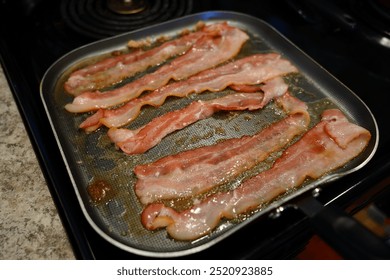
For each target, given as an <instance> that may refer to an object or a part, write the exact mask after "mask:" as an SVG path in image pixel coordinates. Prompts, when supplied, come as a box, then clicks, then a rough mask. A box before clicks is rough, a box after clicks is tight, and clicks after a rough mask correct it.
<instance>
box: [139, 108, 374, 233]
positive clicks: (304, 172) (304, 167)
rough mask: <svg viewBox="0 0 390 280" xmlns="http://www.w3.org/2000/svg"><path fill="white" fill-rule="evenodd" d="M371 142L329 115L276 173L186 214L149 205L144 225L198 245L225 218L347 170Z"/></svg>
mask: <svg viewBox="0 0 390 280" xmlns="http://www.w3.org/2000/svg"><path fill="white" fill-rule="evenodd" d="M370 138H371V134H370V132H369V131H367V130H366V129H364V128H362V127H360V126H357V125H355V124H352V123H350V122H348V120H347V118H346V117H345V116H344V115H343V113H342V112H341V111H340V110H338V109H330V110H326V111H324V113H323V116H322V120H321V122H320V123H318V124H317V125H316V126H315V127H314V128H312V129H311V130H309V131H308V132H307V133H306V134H305V135H304V136H303V137H302V138H301V139H300V140H299V141H297V142H296V143H294V144H293V145H292V146H290V147H289V148H288V149H286V150H285V152H284V153H283V155H282V156H281V157H280V158H279V159H277V160H276V161H275V163H274V165H273V167H272V168H270V169H268V170H266V171H264V172H261V173H260V174H258V175H257V176H254V177H252V178H250V179H248V180H246V181H244V182H243V183H242V184H241V185H240V186H239V187H237V188H236V189H234V190H232V191H228V192H225V193H217V194H215V195H212V196H210V197H209V198H207V199H205V200H204V201H201V202H200V203H198V204H196V205H194V206H193V207H191V208H190V209H187V210H185V211H182V212H177V211H175V210H174V209H172V208H170V207H167V206H164V205H163V204H160V203H155V204H150V205H149V206H147V207H146V208H145V209H144V211H143V213H142V224H143V225H144V226H145V228H147V229H149V230H154V229H157V228H164V227H166V230H167V232H168V233H169V235H170V236H172V237H173V238H175V239H178V240H194V239H197V238H199V237H202V236H204V235H206V234H208V233H210V232H211V231H212V230H213V229H215V228H216V227H217V226H218V224H219V222H220V220H221V219H222V218H226V219H233V218H236V217H238V216H239V215H240V214H242V213H246V212H248V211H250V210H252V209H256V208H257V207H259V206H260V205H262V204H264V203H268V202H269V201H271V200H272V199H274V198H276V197H277V196H279V195H281V194H283V193H285V192H286V191H288V190H289V189H292V188H295V187H298V186H300V185H301V184H302V183H303V182H304V180H305V179H306V178H312V179H316V178H319V177H321V176H323V175H324V174H326V173H328V172H330V171H332V170H334V169H336V168H339V167H341V166H343V165H344V164H346V163H347V162H348V161H350V160H352V159H353V158H355V157H356V156H357V155H359V154H360V153H361V152H362V151H363V150H364V148H365V147H366V146H367V144H368V142H369V140H370Z"/></svg>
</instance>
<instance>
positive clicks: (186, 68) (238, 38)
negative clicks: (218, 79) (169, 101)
mask: <svg viewBox="0 0 390 280" xmlns="http://www.w3.org/2000/svg"><path fill="white" fill-rule="evenodd" d="M204 29H205V30H207V32H206V31H205V32H206V34H205V35H204V36H201V37H200V38H199V39H198V40H197V41H196V42H195V43H194V45H193V46H192V47H191V48H190V50H189V51H188V52H186V53H185V54H184V55H182V56H179V57H178V58H176V59H174V60H172V62H170V63H168V64H165V65H163V66H162V67H160V68H159V69H157V70H156V71H155V72H153V73H150V74H147V75H144V76H142V77H141V78H139V79H137V80H135V81H134V82H131V83H128V84H126V85H125V86H123V87H120V88H117V89H114V90H111V91H105V92H100V91H95V92H85V93H83V94H81V95H79V96H77V97H75V98H74V99H73V102H72V103H70V104H67V105H65V109H66V110H68V111H69V112H73V113H80V112H87V111H91V110H97V109H99V108H109V107H112V106H115V105H118V104H122V103H124V102H127V101H129V100H131V99H133V98H136V97H138V96H139V95H140V94H141V93H142V92H144V91H147V90H155V89H157V88H159V87H161V86H163V85H165V84H167V83H168V82H169V81H170V80H171V79H173V80H181V79H185V78H187V77H189V76H191V75H194V74H196V73H199V72H200V71H203V70H206V69H208V68H211V67H214V66H216V65H218V64H220V63H222V62H224V61H226V60H228V59H230V58H232V57H234V56H235V55H237V53H238V52H239V51H240V49H241V47H242V45H243V44H244V43H245V42H246V41H247V40H248V39H249V37H248V35H247V34H246V33H245V32H243V31H242V30H240V29H238V28H235V27H232V26H229V25H228V24H227V23H221V24H214V25H208V26H206V27H205V28H204Z"/></svg>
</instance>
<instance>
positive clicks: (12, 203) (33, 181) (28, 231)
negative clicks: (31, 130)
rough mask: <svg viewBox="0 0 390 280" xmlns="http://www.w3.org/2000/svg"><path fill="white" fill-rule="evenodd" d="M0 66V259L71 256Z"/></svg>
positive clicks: (63, 257)
mask: <svg viewBox="0 0 390 280" xmlns="http://www.w3.org/2000/svg"><path fill="white" fill-rule="evenodd" d="M74 258H75V257H74V254H73V251H72V248H71V246H70V243H69V241H68V239H67V236H66V233H65V231H64V228H63V226H62V224H61V221H60V219H59V216H58V213H57V210H56V208H55V205H54V203H53V200H52V198H51V196H50V193H49V189H48V187H47V185H46V182H45V179H44V177H43V174H42V172H41V169H40V167H39V164H38V161H37V158H36V156H35V153H34V151H33V148H32V146H31V143H30V139H29V137H28V135H27V132H26V130H25V127H24V125H23V121H22V119H21V117H20V115H19V111H18V109H17V107H16V104H15V102H14V99H13V96H12V93H11V91H10V89H9V86H8V83H7V80H6V78H5V76H4V72H3V69H2V68H1V67H0V259H3V260H9V259H11V260H20V259H27V260H29V259H33V260H38V259H74Z"/></svg>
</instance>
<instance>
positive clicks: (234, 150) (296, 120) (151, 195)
mask: <svg viewBox="0 0 390 280" xmlns="http://www.w3.org/2000/svg"><path fill="white" fill-rule="evenodd" d="M277 102H278V103H279V104H280V105H281V106H282V107H283V108H284V110H286V112H288V113H289V116H288V117H286V118H285V119H283V120H281V121H279V122H276V123H274V124H272V125H271V126H269V127H268V128H265V129H264V130H262V131H260V132H259V133H257V134H256V135H254V136H244V137H242V138H240V139H228V140H226V141H224V142H220V143H218V144H216V145H213V146H206V147H201V148H198V149H194V150H189V151H185V152H182V153H179V154H176V155H171V156H167V157H164V158H161V159H159V160H158V161H156V162H153V163H150V164H145V165H138V166H136V167H135V169H134V173H135V175H136V176H137V178H138V180H137V182H136V185H135V192H136V194H137V196H138V197H139V199H140V201H141V202H142V203H143V204H147V203H151V202H154V201H156V200H159V199H171V198H183V197H189V196H192V195H195V194H200V193H203V192H205V191H207V190H209V189H211V188H212V187H214V186H216V185H220V184H222V183H224V182H227V181H228V180H230V179H232V178H234V177H236V176H237V175H239V174H241V173H242V172H244V171H245V170H247V169H249V168H251V167H253V166H254V165H255V164H256V163H258V162H260V161H262V160H264V159H266V157H267V156H268V155H269V154H271V153H273V152H275V151H278V150H280V149H281V148H283V147H284V146H286V145H287V144H288V143H289V142H290V141H291V139H292V138H293V137H294V136H296V135H298V134H301V133H303V132H304V131H305V130H306V129H307V127H308V125H309V121H310V117H309V114H308V113H307V107H306V104H305V103H303V102H301V101H300V100H298V99H296V98H295V97H292V96H291V95H290V94H288V93H286V94H285V95H283V96H282V97H280V98H278V99H277Z"/></svg>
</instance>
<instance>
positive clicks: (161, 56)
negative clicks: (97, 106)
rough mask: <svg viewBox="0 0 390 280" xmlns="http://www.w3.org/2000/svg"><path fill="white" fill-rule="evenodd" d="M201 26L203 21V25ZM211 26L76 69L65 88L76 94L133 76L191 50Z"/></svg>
mask: <svg viewBox="0 0 390 280" xmlns="http://www.w3.org/2000/svg"><path fill="white" fill-rule="evenodd" d="M199 27H200V25H199ZM209 29H210V27H208V28H202V29H200V30H198V31H196V32H192V33H188V34H185V35H183V36H181V37H179V38H177V39H174V40H171V41H167V42H165V43H163V44H161V45H160V46H158V47H155V48H152V49H150V50H146V51H144V50H141V49H139V50H135V51H133V52H131V53H126V54H122V55H118V56H115V57H110V58H106V59H103V60H101V61H99V62H97V63H94V64H92V65H88V66H86V67H84V68H82V69H79V70H77V71H75V72H73V73H72V74H71V75H70V77H69V78H68V80H67V81H66V82H65V84H64V88H65V90H66V91H67V92H68V93H70V94H73V95H75V96H77V95H79V94H80V93H82V92H85V91H93V90H98V89H102V88H104V87H107V86H110V85H112V84H115V83H118V82H120V81H122V80H123V79H124V78H127V77H131V76H133V75H135V74H136V73H140V72H142V71H145V70H146V69H147V68H149V67H151V66H154V65H159V64H161V63H162V62H164V61H166V60H167V59H168V58H170V57H173V56H176V55H180V54H183V53H185V52H186V51H188V50H189V49H190V48H191V47H192V45H193V44H194V43H195V42H196V41H197V40H198V39H199V38H200V37H202V36H205V35H206V34H208V32H209Z"/></svg>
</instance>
